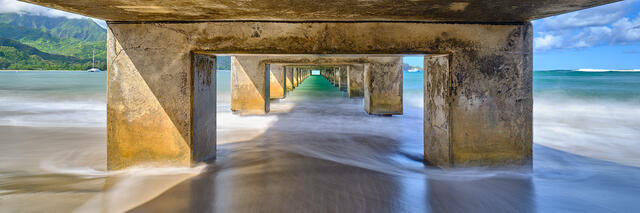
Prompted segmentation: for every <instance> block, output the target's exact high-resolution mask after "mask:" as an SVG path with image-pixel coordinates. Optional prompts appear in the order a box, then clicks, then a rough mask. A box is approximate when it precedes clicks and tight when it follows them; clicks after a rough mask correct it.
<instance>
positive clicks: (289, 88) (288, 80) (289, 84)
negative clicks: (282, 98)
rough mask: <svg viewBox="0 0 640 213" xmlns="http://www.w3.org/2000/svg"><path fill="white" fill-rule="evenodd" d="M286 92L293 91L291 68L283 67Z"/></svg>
mask: <svg viewBox="0 0 640 213" xmlns="http://www.w3.org/2000/svg"><path fill="white" fill-rule="evenodd" d="M285 73H286V75H285V78H286V84H287V92H290V91H293V87H294V86H293V67H285Z"/></svg>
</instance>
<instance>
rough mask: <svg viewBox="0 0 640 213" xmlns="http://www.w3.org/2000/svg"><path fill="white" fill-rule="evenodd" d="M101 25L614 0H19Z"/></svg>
mask: <svg viewBox="0 0 640 213" xmlns="http://www.w3.org/2000/svg"><path fill="white" fill-rule="evenodd" d="M22 1H24V2H28V3H33V4H38V5H42V6H45V7H50V8H55V9H59V10H64V11H68V12H72V13H77V14H81V15H85V16H89V17H93V18H98V19H103V20H107V21H234V20H265V21H434V22H485V23H492V22H523V21H530V20H535V19H539V18H544V17H548V16H553V15H557V14H562V13H567V12H572V11H576V10H581V9H585V8H590V7H595V6H599V5H603V4H607V3H612V2H616V1H617V0H511V1H504V0H501V1H499V0H490V1H486V0H467V1H460V0H458V1H447V0H367V1H358V0H327V1H308V0H288V1H281V0H245V1H226V0H145V1H130V0H101V1H89V0H75V1H69V0H22Z"/></svg>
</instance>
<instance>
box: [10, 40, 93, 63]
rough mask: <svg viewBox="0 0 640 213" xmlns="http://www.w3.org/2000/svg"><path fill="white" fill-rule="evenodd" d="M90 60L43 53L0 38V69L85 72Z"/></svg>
mask: <svg viewBox="0 0 640 213" xmlns="http://www.w3.org/2000/svg"><path fill="white" fill-rule="evenodd" d="M87 66H91V61H90V60H85V59H79V58H75V57H71V56H63V55H55V54H49V53H45V52H42V51H40V50H38V49H36V48H33V47H31V46H28V45H25V44H22V43H20V42H18V41H15V40H11V39H6V38H0V69H26V70H36V69H44V70H63V69H72V70H83V69H85V67H87Z"/></svg>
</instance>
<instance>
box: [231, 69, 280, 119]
mask: <svg viewBox="0 0 640 213" xmlns="http://www.w3.org/2000/svg"><path fill="white" fill-rule="evenodd" d="M266 69H267V66H266V65H265V64H261V63H260V57H255V56H231V110H232V111H233V112H235V113H239V114H242V115H261V114H265V113H267V112H269V96H270V92H269V87H268V86H267V85H268V82H269V81H270V80H269V77H270V73H269V72H267V71H266Z"/></svg>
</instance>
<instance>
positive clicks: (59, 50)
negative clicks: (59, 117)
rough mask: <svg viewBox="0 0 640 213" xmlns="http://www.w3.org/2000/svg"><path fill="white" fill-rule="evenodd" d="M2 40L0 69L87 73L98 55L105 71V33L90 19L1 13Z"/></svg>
mask: <svg viewBox="0 0 640 213" xmlns="http://www.w3.org/2000/svg"><path fill="white" fill-rule="evenodd" d="M0 38H3V40H2V41H3V42H2V45H0V52H1V55H0V62H1V63H0V69H68V70H85V69H88V68H90V67H91V57H92V55H93V53H94V52H95V61H96V64H95V65H96V67H98V68H99V69H102V70H106V30H105V29H103V28H101V27H100V26H99V25H98V24H96V23H95V22H93V21H92V20H91V19H66V18H52V17H47V16H33V15H18V14H15V13H7V14H0ZM16 42H17V43H18V44H20V45H18V44H16ZM34 50H37V51H39V52H35V51H34ZM45 54H46V55H45Z"/></svg>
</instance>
